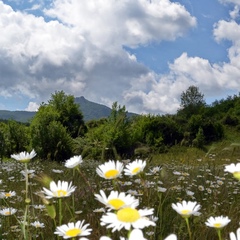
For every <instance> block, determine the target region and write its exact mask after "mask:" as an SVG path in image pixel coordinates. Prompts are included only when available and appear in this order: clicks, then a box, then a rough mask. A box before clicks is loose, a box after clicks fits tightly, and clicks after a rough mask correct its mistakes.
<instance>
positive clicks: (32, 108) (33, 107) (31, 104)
mask: <svg viewBox="0 0 240 240" xmlns="http://www.w3.org/2000/svg"><path fill="white" fill-rule="evenodd" d="M38 108H39V104H38V103H35V102H29V103H28V106H27V108H26V109H25V111H28V112H37V110H38Z"/></svg>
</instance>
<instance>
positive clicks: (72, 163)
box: [65, 155, 83, 168]
mask: <svg viewBox="0 0 240 240" xmlns="http://www.w3.org/2000/svg"><path fill="white" fill-rule="evenodd" d="M82 162H83V160H82V156H81V155H79V156H74V157H72V158H70V159H68V160H67V161H66V162H65V167H67V168H75V167H77V166H78V165H80V164H81V163H82Z"/></svg>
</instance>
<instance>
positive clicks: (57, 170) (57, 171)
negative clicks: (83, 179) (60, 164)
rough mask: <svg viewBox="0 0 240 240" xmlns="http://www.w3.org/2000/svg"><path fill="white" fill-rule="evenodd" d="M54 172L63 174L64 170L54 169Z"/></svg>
mask: <svg viewBox="0 0 240 240" xmlns="http://www.w3.org/2000/svg"><path fill="white" fill-rule="evenodd" d="M52 172H54V173H63V170H60V169H52Z"/></svg>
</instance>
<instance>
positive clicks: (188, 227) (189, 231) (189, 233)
mask: <svg viewBox="0 0 240 240" xmlns="http://www.w3.org/2000/svg"><path fill="white" fill-rule="evenodd" d="M185 220H186V224H187V229H188V235H189V239H190V240H192V233H191V229H190V226H189V220H188V217H186V218H185Z"/></svg>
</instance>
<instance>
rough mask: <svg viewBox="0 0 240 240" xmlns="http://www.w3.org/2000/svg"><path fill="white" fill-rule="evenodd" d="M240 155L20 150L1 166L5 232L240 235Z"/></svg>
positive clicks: (140, 239) (140, 237)
mask: <svg viewBox="0 0 240 240" xmlns="http://www.w3.org/2000/svg"><path fill="white" fill-rule="evenodd" d="M239 161H240V159H235V160H233V159H231V160H230V159H229V158H224V159H221V161H220V159H218V157H217V156H216V155H214V154H208V155H207V156H204V157H203V158H198V159H192V160H191V161H184V160H181V161H180V160H179V159H174V158H173V159H171V158H169V159H168V161H161V159H159V161H158V162H157V164H156V161H154V162H152V161H148V159H135V160H122V161H120V160H108V161H106V162H100V161H98V160H83V159H82V157H81V155H78V156H73V157H72V158H70V159H66V161H64V162H62V163H61V164H60V163H57V162H54V161H52V162H51V161H41V160H40V159H38V155H37V152H35V151H34V150H32V151H31V152H29V153H28V152H21V153H13V154H12V155H11V158H10V159H6V160H5V161H3V163H2V164H1V167H0V171H1V175H0V201H1V204H0V224H1V228H0V239H9V240H15V239H23V240H28V239H44V240H51V239H82V240H84V239H92V240H111V239H112V240H115V239H121V240H123V239H130V240H135V239H137V240H144V239H149V240H153V239H156V240H158V239H159V240H163V239H166V240H176V239H180V240H184V239H190V240H208V239H209V240H214V239H219V240H223V239H224V240H225V239H230V240H239V239H240V228H239V227H240V226H239V208H240V206H239V202H240V183H239V179H240V163H238V162H239Z"/></svg>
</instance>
